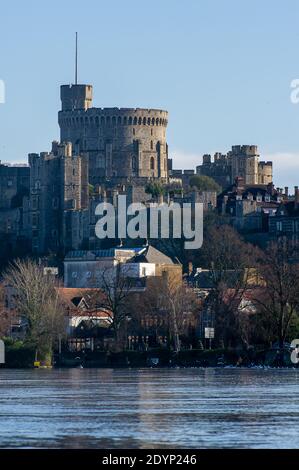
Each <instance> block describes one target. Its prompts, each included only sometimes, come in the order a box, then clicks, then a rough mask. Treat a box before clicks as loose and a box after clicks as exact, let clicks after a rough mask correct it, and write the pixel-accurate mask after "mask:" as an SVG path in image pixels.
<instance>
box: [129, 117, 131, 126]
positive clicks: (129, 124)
mask: <svg viewBox="0 0 299 470" xmlns="http://www.w3.org/2000/svg"><path fill="white" fill-rule="evenodd" d="M131 125H132V116H130V117H129V126H131Z"/></svg>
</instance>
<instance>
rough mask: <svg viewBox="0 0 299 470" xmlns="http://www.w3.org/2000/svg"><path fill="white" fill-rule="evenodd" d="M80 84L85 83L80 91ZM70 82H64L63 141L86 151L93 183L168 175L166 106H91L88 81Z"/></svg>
mask: <svg viewBox="0 0 299 470" xmlns="http://www.w3.org/2000/svg"><path fill="white" fill-rule="evenodd" d="M76 87H81V88H80V93H79V91H78V90H77V89H76ZM84 87H85V88H84ZM67 88H68V89H67V90H66V88H65V86H63V87H61V99H62V110H61V111H60V112H59V126H60V131H61V141H62V142H64V141H68V142H72V144H73V148H74V151H75V152H76V153H82V152H86V153H88V155H89V175H90V178H89V179H90V182H91V183H96V182H98V181H99V180H100V179H101V178H108V179H109V178H114V177H120V178H130V177H146V178H152V177H155V178H166V177H167V157H168V150H167V143H166V127H167V123H168V113H167V111H163V110H161V109H143V108H136V109H135V108H92V107H91V105H92V101H91V100H92V88H91V90H90V86H87V85H75V86H74V85H73V86H72V87H67ZM72 90H74V97H72ZM78 93H79V98H78Z"/></svg>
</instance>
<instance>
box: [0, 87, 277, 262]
mask: <svg viewBox="0 0 299 470" xmlns="http://www.w3.org/2000/svg"><path fill="white" fill-rule="evenodd" d="M58 122H59V127H60V140H59V142H57V141H54V142H53V143H52V148H51V151H50V152H41V153H39V154H37V153H31V154H29V158H28V163H29V166H25V165H15V166H9V165H5V164H1V165H0V183H1V184H0V187H1V193H0V234H1V237H2V238H3V237H4V238H5V240H8V242H7V248H6V250H7V253H8V252H9V251H10V250H15V249H16V247H17V246H19V247H20V246H23V248H24V250H25V251H27V252H28V251H30V252H32V253H35V254H39V255H40V254H48V253H61V254H62V255H63V254H64V253H65V252H66V251H67V250H70V249H77V250H78V249H94V248H96V247H97V246H98V244H99V243H100V241H99V240H97V239H96V237H95V230H94V228H95V224H96V217H95V207H96V206H97V204H98V203H99V202H102V201H109V202H112V203H113V204H115V205H117V198H118V195H120V194H125V195H126V196H127V200H128V204H130V203H131V202H143V203H144V202H146V201H149V200H150V198H151V196H150V194H148V192H147V191H146V186H147V185H148V184H149V183H150V182H153V181H158V182H159V183H160V184H161V185H165V187H167V186H168V187H169V186H171V185H173V184H179V186H181V189H180V191H179V192H180V197H181V198H183V197H184V194H185V193H186V191H187V188H188V182H189V179H190V177H191V176H193V175H194V174H195V171H194V170H178V169H174V168H173V167H172V159H171V158H169V156H168V145H167V140H166V129H167V124H168V113H167V111H165V110H161V109H143V108H136V109H134V108H95V107H93V88H92V86H91V85H63V86H61V110H60V111H59V113H58ZM196 173H197V174H202V175H207V176H210V177H212V178H214V179H215V180H216V181H217V182H218V183H219V184H220V185H221V186H222V188H225V187H227V186H228V185H229V184H231V183H232V182H233V179H234V178H235V176H242V177H243V178H244V181H245V183H246V184H261V185H265V186H266V185H267V184H269V183H272V163H271V162H259V155H258V152H257V147H256V146H234V147H233V148H232V151H231V152H229V153H228V154H227V155H223V154H216V155H215V157H214V161H212V159H211V157H210V156H209V155H204V157H203V163H202V165H200V166H198V167H197V169H196ZM176 193H178V191H176ZM164 200H165V202H169V201H170V198H169V194H168V195H165V193H164ZM7 253H6V254H7Z"/></svg>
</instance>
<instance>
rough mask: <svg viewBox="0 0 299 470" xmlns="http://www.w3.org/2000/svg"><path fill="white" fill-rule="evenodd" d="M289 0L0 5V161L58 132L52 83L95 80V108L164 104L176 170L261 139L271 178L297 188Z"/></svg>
mask: <svg viewBox="0 0 299 470" xmlns="http://www.w3.org/2000/svg"><path fill="white" fill-rule="evenodd" d="M298 22H299V2H298V1H296V0H286V1H284V2H282V1H280V0H271V1H270V0H263V1H257V0H250V1H242V2H241V1H240V0H239V1H237V0H226V1H225V2H224V1H223V0H185V2H183V1H181V0H151V1H144V0H143V1H142V0H139V1H137V0H127V1H123V0H109V1H107V0H106V1H102V0H89V1H88V2H82V1H76V0H72V1H67V0H64V1H63V0H62V1H56V0H52V1H51V2H40V1H35V0H27V1H26V2H23V1H15V0H10V1H9V2H8V1H6V0H2V1H1V5H0V79H1V80H4V82H5V85H6V102H5V104H0V159H1V160H2V161H11V162H13V161H14V162H16V161H26V159H27V154H28V153H29V152H40V151H44V150H48V149H49V147H50V142H51V141H52V140H54V139H57V138H58V137H59V129H58V125H57V111H58V109H59V106H60V101H59V86H60V84H65V83H70V82H72V81H73V76H74V33H75V31H78V32H79V81H80V82H81V83H90V84H92V85H93V86H94V105H95V106H99V107H105V106H106V107H110V106H112V107H113V106H119V107H156V108H163V109H167V110H168V111H169V127H168V143H169V153H170V156H172V157H174V161H175V167H176V168H180V167H182V166H183V167H185V168H194V167H195V165H196V164H199V163H200V162H201V156H202V154H203V153H214V152H215V151H222V152H226V151H228V150H229V148H230V147H231V146H232V145H237V144H257V145H258V146H259V150H260V153H261V158H262V159H263V160H264V159H266V160H267V159H273V160H274V165H275V166H274V170H275V171H274V176H275V183H276V184H277V185H280V186H284V185H289V186H292V185H295V184H299V104H297V105H294V104H292V103H291V101H290V92H291V89H290V83H291V81H292V80H293V79H295V78H299V27H298V24H299V23H298Z"/></svg>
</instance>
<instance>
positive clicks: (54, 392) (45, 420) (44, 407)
mask: <svg viewBox="0 0 299 470" xmlns="http://www.w3.org/2000/svg"><path fill="white" fill-rule="evenodd" d="M298 385H299V371H297V370H293V369H292V370H288V369H281V370H255V369H139V370H134V369H57V370H55V369H53V370H41V369H37V370H8V369H1V370H0V447H1V448H64V449H66V448H98V449H101V448H111V449H113V448H169V447H171V448H179V447H181V448H198V449H200V448H298V447H299V394H298Z"/></svg>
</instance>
